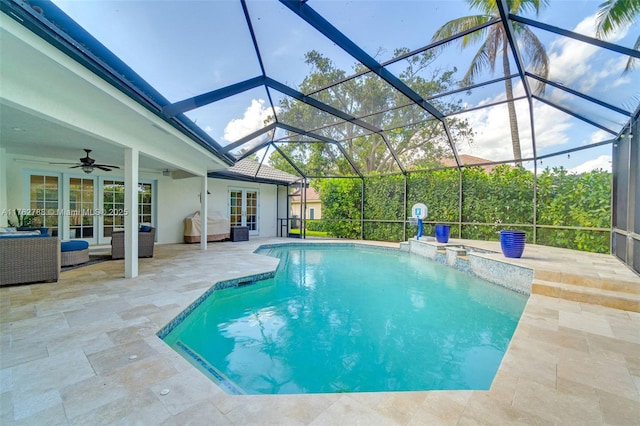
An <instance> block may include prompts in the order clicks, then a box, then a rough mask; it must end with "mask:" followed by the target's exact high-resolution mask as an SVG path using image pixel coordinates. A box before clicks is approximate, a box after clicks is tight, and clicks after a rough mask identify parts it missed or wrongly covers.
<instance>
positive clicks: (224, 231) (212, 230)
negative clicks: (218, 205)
mask: <svg viewBox="0 0 640 426" xmlns="http://www.w3.org/2000/svg"><path fill="white" fill-rule="evenodd" d="M229 224H230V222H229V219H227V218H225V217H224V216H223V215H222V213H221V212H219V211H214V212H208V217H207V236H208V237H211V236H216V237H220V238H225V237H228V236H229V230H230V228H229ZM201 234H202V218H201V216H200V211H197V212H195V213H193V214H192V215H190V216H188V217H186V218H185V219H184V236H185V241H186V240H187V237H200V235H201ZM190 239H191V240H193V238H190ZM198 240H199V238H198ZM207 240H209V238H207ZM189 242H192V241H189Z"/></svg>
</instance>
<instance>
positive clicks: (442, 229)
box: [435, 224, 451, 243]
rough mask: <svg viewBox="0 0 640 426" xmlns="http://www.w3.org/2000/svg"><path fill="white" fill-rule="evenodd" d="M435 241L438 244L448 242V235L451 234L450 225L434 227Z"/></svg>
mask: <svg viewBox="0 0 640 426" xmlns="http://www.w3.org/2000/svg"><path fill="white" fill-rule="evenodd" d="M435 233H436V240H437V241H438V242H439V243H447V242H449V234H450V233H451V225H440V224H439V225H436V230H435Z"/></svg>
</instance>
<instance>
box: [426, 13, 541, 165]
mask: <svg viewBox="0 0 640 426" xmlns="http://www.w3.org/2000/svg"><path fill="white" fill-rule="evenodd" d="M496 1H497V0H467V3H469V5H470V6H471V7H472V8H476V9H478V10H479V11H480V12H481V14H480V15H472V16H465V17H462V18H457V19H453V20H451V21H449V22H447V23H446V24H444V25H443V26H442V27H441V28H440V29H438V31H436V33H435V34H434V36H433V38H432V40H433V41H438V40H443V39H446V38H448V37H451V36H454V35H456V34H458V33H460V32H462V31H466V30H469V29H471V28H474V27H476V26H478V25H481V24H484V23H486V22H488V21H490V20H492V19H495V18H497V17H499V16H500V14H499V12H498V7H497V5H496ZM546 4H547V0H507V5H508V7H509V12H511V13H514V14H517V13H519V12H521V11H527V10H534V11H535V12H536V13H537V12H538V11H539V10H540V8H541V7H542V6H545V5H546ZM511 25H512V26H513V29H514V31H515V32H516V33H517V35H518V38H519V40H520V48H521V49H522V53H523V56H524V59H525V60H528V61H529V63H530V67H531V70H532V72H533V73H535V74H537V75H540V76H542V77H544V78H546V77H547V76H548V74H549V58H548V56H547V53H546V51H545V49H544V46H543V45H542V43H541V42H540V40H539V39H538V38H537V37H536V35H535V34H534V33H533V32H532V31H531V30H530V29H529V28H528V27H527V26H525V25H522V24H520V23H518V22H512V23H511ZM457 40H458V42H459V43H460V45H461V47H462V48H466V47H468V46H470V45H472V44H473V43H477V42H480V41H482V44H481V46H480V49H478V51H477V52H476V54H475V56H474V58H473V61H472V62H471V65H470V66H469V69H468V70H467V72H466V74H465V76H464V78H463V80H462V81H461V85H462V86H468V85H470V84H472V83H473V80H474V79H475V78H476V77H477V76H478V75H479V74H480V73H481V72H482V71H484V70H485V69H486V68H489V70H490V71H491V72H492V73H493V72H494V71H495V65H496V60H497V59H498V57H499V56H501V57H502V70H503V73H504V75H505V77H506V76H509V75H511V66H510V65H509V46H508V42H507V36H506V32H505V29H504V26H503V24H502V22H499V23H497V24H494V25H491V26H490V27H484V28H483V29H481V30H478V31H474V32H473V33H471V34H467V35H466V36H464V37H461V38H458V39H457ZM504 84H505V90H506V95H507V99H513V84H512V83H511V79H506V80H505V81H504ZM533 90H534V91H535V92H536V93H538V94H539V93H542V92H543V91H544V84H539V83H538V84H536V86H535V87H534V89H533ZM507 108H508V111H509V126H510V128H511V142H512V145H513V157H514V159H515V160H520V159H522V150H521V148H520V134H519V131H518V119H517V115H516V109H515V105H514V104H513V102H508V103H507Z"/></svg>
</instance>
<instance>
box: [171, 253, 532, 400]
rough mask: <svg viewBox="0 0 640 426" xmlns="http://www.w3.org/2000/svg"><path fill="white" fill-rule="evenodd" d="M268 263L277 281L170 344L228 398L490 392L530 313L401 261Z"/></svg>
mask: <svg viewBox="0 0 640 426" xmlns="http://www.w3.org/2000/svg"><path fill="white" fill-rule="evenodd" d="M258 253H262V254H266V255H269V256H277V257H279V258H280V259H281V261H280V266H279V268H278V271H277V272H276V275H275V277H274V278H272V279H268V280H263V281H260V282H257V283H255V284H251V285H245V286H241V287H237V288H229V289H225V290H219V291H214V292H213V293H211V295H210V296H209V297H207V298H206V299H205V300H204V301H203V302H202V303H201V304H200V305H199V306H198V307H197V308H196V309H195V310H194V311H193V312H192V313H191V314H190V315H189V316H187V317H186V318H185V319H184V320H183V321H182V322H180V323H179V324H178V325H177V326H176V327H175V328H174V329H173V330H172V331H171V332H170V333H169V334H168V335H166V336H165V337H164V340H165V341H166V342H167V343H168V344H169V345H170V346H171V347H173V348H174V349H175V350H176V351H178V352H179V353H181V354H182V355H183V356H184V357H185V358H187V359H189V360H190V361H191V362H192V363H193V364H194V365H196V366H198V367H199V368H201V369H202V370H203V371H204V372H206V373H207V374H209V375H210V376H211V377H212V378H214V379H215V380H216V381H218V382H219V383H220V384H221V386H222V387H223V388H224V389H226V390H227V391H228V392H230V393H247V394H292V393H321V392H379V391H411V390H435V389H440V390H447V389H449V390H453V389H478V390H482V389H488V388H489V387H490V385H491V382H492V380H493V377H494V376H495V373H496V371H497V369H498V366H499V365H500V362H501V360H502V357H503V355H504V352H505V350H506V349H507V346H508V344H509V341H510V339H511V336H512V335H513V332H514V330H515V328H516V325H517V322H518V320H519V318H520V315H521V314H522V311H523V309H524V305H525V303H526V296H524V295H521V294H518V293H515V292H512V291H510V290H507V289H504V288H502V287H499V286H496V285H494V284H491V283H488V282H486V281H483V280H480V279H476V278H474V277H471V276H469V275H466V274H463V273H461V272H458V271H456V270H453V269H451V268H449V267H446V266H443V265H440V264H438V263H435V262H432V261H430V260H427V259H425V258H423V257H420V256H417V255H412V254H409V253H404V252H400V251H397V250H389V249H378V248H371V247H362V246H354V245H338V244H331V245H327V246H325V245H319V244H315V245H294V246H290V247H287V246H282V247H274V248H268V249H261V250H259V251H258Z"/></svg>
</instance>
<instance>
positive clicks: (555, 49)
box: [548, 14, 627, 92]
mask: <svg viewBox="0 0 640 426" xmlns="http://www.w3.org/2000/svg"><path fill="white" fill-rule="evenodd" d="M573 31H574V32H576V33H579V34H584V35H587V36H589V37H595V32H596V14H593V15H591V16H587V17H586V18H584V19H583V20H582V21H581V22H580V23H579V24H578V25H577V26H576V27H575V28H574V29H573ZM626 33H627V29H622V30H619V31H617V32H614V33H612V34H611V35H610V36H609V37H608V38H607V40H608V41H610V42H616V41H618V40H621V39H622V38H624V37H625V35H626ZM601 50H602V49H601V48H599V47H597V46H594V45H592V44H589V43H583V42H581V41H578V40H574V39H572V38H569V37H558V38H557V39H556V40H555V41H553V42H552V43H551V45H550V46H549V48H548V55H549V68H550V69H549V79H550V80H552V81H558V82H562V83H564V84H566V85H571V86H572V87H575V88H577V89H578V90H580V91H582V92H588V91H589V90H590V89H592V88H593V87H594V86H595V85H596V84H598V83H599V82H602V81H605V79H606V78H607V77H608V76H611V75H620V73H621V72H622V69H623V68H624V64H625V63H626V57H623V56H622V55H621V59H620V60H619V61H616V63H615V64H606V65H605V64H596V63H595V61H594V60H593V56H595V55H596V54H597V53H598V52H599V51H601ZM593 65H597V68H595V69H594V66H593ZM612 80H613V81H615V79H612Z"/></svg>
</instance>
